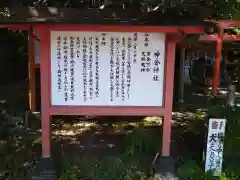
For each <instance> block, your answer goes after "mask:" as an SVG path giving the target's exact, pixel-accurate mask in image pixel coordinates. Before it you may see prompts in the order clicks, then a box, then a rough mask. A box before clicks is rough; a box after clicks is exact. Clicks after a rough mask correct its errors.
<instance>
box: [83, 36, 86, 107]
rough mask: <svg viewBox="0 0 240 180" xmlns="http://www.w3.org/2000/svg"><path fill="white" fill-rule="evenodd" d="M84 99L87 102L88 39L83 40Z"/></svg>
mask: <svg viewBox="0 0 240 180" xmlns="http://www.w3.org/2000/svg"><path fill="white" fill-rule="evenodd" d="M82 44H83V50H82V54H83V71H82V72H83V78H82V79H83V99H84V102H86V101H87V40H86V37H84V38H83V42H82Z"/></svg>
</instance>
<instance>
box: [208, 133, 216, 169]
mask: <svg viewBox="0 0 240 180" xmlns="http://www.w3.org/2000/svg"><path fill="white" fill-rule="evenodd" d="M216 138H217V135H216V134H212V135H211V136H210V138H209V143H210V148H209V151H210V152H209V153H210V156H209V165H208V166H209V169H213V168H214V159H215V143H216V141H217V139H216Z"/></svg>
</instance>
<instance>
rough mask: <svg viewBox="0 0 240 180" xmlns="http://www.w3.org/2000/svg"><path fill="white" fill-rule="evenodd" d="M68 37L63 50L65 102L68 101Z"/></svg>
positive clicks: (65, 39)
mask: <svg viewBox="0 0 240 180" xmlns="http://www.w3.org/2000/svg"><path fill="white" fill-rule="evenodd" d="M67 45H68V37H67V36H65V37H64V41H63V50H64V56H63V57H64V100H65V101H68V98H69V97H68V46H67Z"/></svg>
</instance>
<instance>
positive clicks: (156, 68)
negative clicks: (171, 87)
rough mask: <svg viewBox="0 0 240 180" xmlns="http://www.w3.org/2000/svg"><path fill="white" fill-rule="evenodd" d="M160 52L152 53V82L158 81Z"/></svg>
mask: <svg viewBox="0 0 240 180" xmlns="http://www.w3.org/2000/svg"><path fill="white" fill-rule="evenodd" d="M159 58H160V52H159V51H157V52H155V53H154V66H153V81H159V65H160V64H161V63H160V60H159Z"/></svg>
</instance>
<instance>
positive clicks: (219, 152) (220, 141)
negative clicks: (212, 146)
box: [216, 132, 224, 171]
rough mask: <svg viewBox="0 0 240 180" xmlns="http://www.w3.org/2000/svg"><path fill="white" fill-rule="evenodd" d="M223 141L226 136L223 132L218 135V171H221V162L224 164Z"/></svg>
mask: <svg viewBox="0 0 240 180" xmlns="http://www.w3.org/2000/svg"><path fill="white" fill-rule="evenodd" d="M223 139H224V135H223V133H222V132H219V133H218V134H217V143H218V145H217V149H216V152H217V158H216V170H218V171H219V170H220V169H221V162H222V157H221V155H222V152H223Z"/></svg>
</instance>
